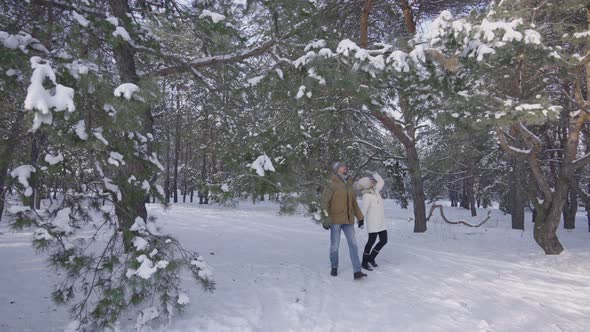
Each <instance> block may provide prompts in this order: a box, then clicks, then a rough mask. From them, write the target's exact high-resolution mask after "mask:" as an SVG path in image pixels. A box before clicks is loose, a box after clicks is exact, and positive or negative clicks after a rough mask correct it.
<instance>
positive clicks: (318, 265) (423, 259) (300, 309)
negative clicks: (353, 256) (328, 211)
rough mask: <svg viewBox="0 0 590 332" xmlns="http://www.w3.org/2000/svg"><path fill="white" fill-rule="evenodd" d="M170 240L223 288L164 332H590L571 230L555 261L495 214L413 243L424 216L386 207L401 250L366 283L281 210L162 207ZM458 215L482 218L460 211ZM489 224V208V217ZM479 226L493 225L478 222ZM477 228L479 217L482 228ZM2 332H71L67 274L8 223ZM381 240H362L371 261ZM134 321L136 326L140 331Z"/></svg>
mask: <svg viewBox="0 0 590 332" xmlns="http://www.w3.org/2000/svg"><path fill="white" fill-rule="evenodd" d="M149 209H150V213H152V214H153V215H155V216H157V217H158V219H159V223H160V225H161V226H162V227H163V229H164V231H167V232H169V233H172V234H174V235H176V236H177V237H178V238H179V239H180V240H181V241H182V242H184V244H185V246H186V247H188V248H191V249H194V250H198V251H199V252H200V253H201V254H203V255H204V256H206V258H207V260H208V263H209V264H210V265H211V266H212V267H213V268H214V273H215V280H216V283H217V289H216V291H215V292H213V293H204V292H203V291H202V290H200V289H199V288H198V287H192V288H191V292H190V294H189V295H190V296H191V304H190V306H189V307H188V310H187V311H186V312H185V313H184V314H183V315H182V316H181V317H178V319H177V320H176V321H175V323H173V325H172V326H168V327H166V328H165V329H162V330H163V331H587V330H588V326H590V233H589V232H588V227H587V223H586V220H585V217H584V216H583V215H582V214H580V215H579V216H578V220H577V221H578V224H577V229H576V230H573V231H566V230H560V232H559V235H560V239H561V240H562V242H563V244H564V246H565V247H566V251H565V252H564V253H563V254H562V255H560V256H556V257H548V256H545V255H544V254H543V253H542V252H541V250H540V249H539V248H538V247H537V245H536V244H534V241H533V239H532V232H531V229H532V225H531V223H530V221H529V220H530V216H527V218H528V219H527V224H526V227H527V228H528V229H527V230H526V231H525V232H521V231H514V230H511V229H510V225H509V216H504V215H502V214H501V213H500V212H499V211H497V210H494V211H493V214H492V219H491V220H490V221H488V223H487V224H485V225H484V227H482V228H479V229H472V228H467V227H464V226H454V225H447V224H443V223H441V222H440V218H435V220H433V221H432V222H431V223H430V224H429V229H428V232H427V233H425V234H414V233H412V228H413V224H412V223H411V222H409V221H408V219H409V217H410V216H411V210H402V209H400V208H399V207H398V206H396V205H395V204H394V203H393V202H391V201H388V202H387V204H386V216H387V225H388V231H389V243H388V245H387V246H386V247H385V248H384V249H383V250H382V253H381V255H380V256H379V257H378V258H377V262H378V263H379V264H380V265H379V267H378V268H377V269H376V270H375V271H373V272H367V273H368V274H369V277H368V278H367V279H365V280H362V281H353V279H352V269H351V265H350V260H349V258H348V250H347V246H346V241H341V250H340V269H339V276H338V277H331V276H330V275H329V268H330V264H329V260H328V247H329V235H328V232H327V231H325V230H323V229H322V228H321V227H320V226H318V225H316V224H314V223H312V222H310V219H309V218H306V217H302V216H279V215H277V206H276V205H273V204H270V203H263V204H257V205H255V206H252V205H248V204H241V205H239V206H238V207H236V208H225V207H220V206H206V207H199V206H197V205H188V204H187V205H182V204H179V205H176V206H174V207H173V208H172V209H170V210H167V211H164V210H163V209H162V208H161V207H160V206H158V205H151V206H150V208H149ZM445 212H446V214H447V215H449V217H450V218H458V217H459V216H461V217H464V218H468V217H467V216H468V211H465V210H461V209H452V208H448V207H447V208H446V210H445ZM480 215H484V211H483V210H480ZM469 219H470V220H474V221H479V220H480V218H473V219H471V218H469ZM469 219H468V220H469ZM0 232H2V234H0V262H2V268H1V269H0V331H62V330H63V328H64V326H65V325H66V324H67V321H68V318H67V314H66V310H65V309H64V308H61V307H60V308H57V307H55V306H53V305H52V303H51V301H50V299H49V294H50V290H51V286H52V283H53V282H54V281H55V277H54V276H53V275H52V274H51V272H50V271H48V270H47V268H46V266H45V263H44V258H43V257H42V256H36V255H35V254H34V251H33V250H32V249H31V247H30V240H31V233H30V232H23V233H12V232H10V231H8V230H7V228H6V226H5V225H0ZM366 238H367V235H366V233H364V232H363V231H357V239H358V242H359V250H361V249H360V248H362V246H363V245H364V242H365V241H366ZM132 325H133V322H129V323H128V324H125V322H124V323H123V324H122V326H123V327H125V326H132Z"/></svg>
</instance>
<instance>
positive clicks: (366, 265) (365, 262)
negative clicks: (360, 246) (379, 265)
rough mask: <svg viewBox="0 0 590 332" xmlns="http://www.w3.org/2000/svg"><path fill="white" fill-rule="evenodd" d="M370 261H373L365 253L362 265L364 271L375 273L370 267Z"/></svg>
mask: <svg viewBox="0 0 590 332" xmlns="http://www.w3.org/2000/svg"><path fill="white" fill-rule="evenodd" d="M370 260H371V255H370V254H366V253H363V262H362V263H361V266H362V268H363V269H365V270H367V271H373V268H371V266H370V265H369V261H370Z"/></svg>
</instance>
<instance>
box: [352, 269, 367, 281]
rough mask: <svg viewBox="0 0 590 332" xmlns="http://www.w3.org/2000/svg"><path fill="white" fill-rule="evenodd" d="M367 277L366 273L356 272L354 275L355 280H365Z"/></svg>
mask: <svg viewBox="0 0 590 332" xmlns="http://www.w3.org/2000/svg"><path fill="white" fill-rule="evenodd" d="M366 276H367V275H366V274H364V273H363V272H361V271H358V272H355V273H354V275H353V277H354V280H358V279H362V278H364V277H366Z"/></svg>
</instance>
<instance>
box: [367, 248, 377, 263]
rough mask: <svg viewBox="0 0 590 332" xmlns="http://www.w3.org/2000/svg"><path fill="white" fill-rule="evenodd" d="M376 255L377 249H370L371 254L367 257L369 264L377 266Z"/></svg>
mask: <svg viewBox="0 0 590 332" xmlns="http://www.w3.org/2000/svg"><path fill="white" fill-rule="evenodd" d="M377 255H379V251H377V250H375V249H373V251H371V255H370V256H369V258H368V259H367V262H368V263H369V264H371V265H373V267H377V266H379V265H377V263H375V257H377Z"/></svg>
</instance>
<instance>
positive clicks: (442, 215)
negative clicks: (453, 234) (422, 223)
mask: <svg viewBox="0 0 590 332" xmlns="http://www.w3.org/2000/svg"><path fill="white" fill-rule="evenodd" d="M437 208H438V209H439V210H440V216H441V217H442V218H443V220H444V221H445V222H446V223H447V224H451V225H458V224H463V225H465V226H469V227H473V228H477V227H479V226H481V225H483V224H485V223H486V222H487V221H488V220H490V218H491V214H492V211H488V216H487V217H486V218H485V219H484V220H483V221H482V222H480V223H479V224H477V225H472V224H470V223H468V222H467V221H465V220H457V221H451V220H449V219H447V217H445V212H444V210H443V206H442V205H440V204H432V206H431V207H430V212H429V213H428V217H427V218H426V222H428V221H429V220H430V218H432V214H433V213H434V210H436V209H437Z"/></svg>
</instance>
